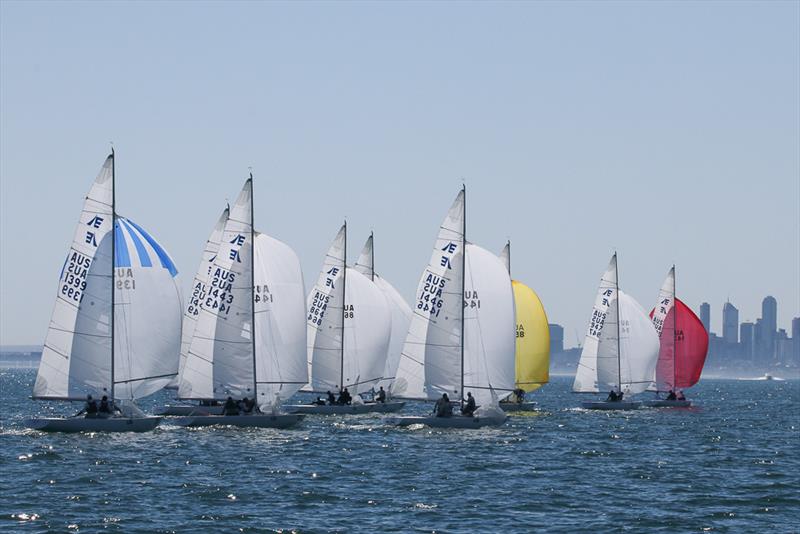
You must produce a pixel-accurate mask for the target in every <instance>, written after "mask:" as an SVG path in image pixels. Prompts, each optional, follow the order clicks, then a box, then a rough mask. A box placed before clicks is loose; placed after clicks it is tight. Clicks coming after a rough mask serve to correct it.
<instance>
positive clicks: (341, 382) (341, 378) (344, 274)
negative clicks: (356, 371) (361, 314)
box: [339, 219, 347, 391]
mask: <svg viewBox="0 0 800 534" xmlns="http://www.w3.org/2000/svg"><path fill="white" fill-rule="evenodd" d="M342 256H343V257H342V349H341V360H340V363H339V391H344V319H345V317H347V313H346V312H345V306H346V304H345V301H346V296H347V219H345V220H344V252H343V253H342Z"/></svg>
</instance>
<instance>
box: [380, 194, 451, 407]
mask: <svg viewBox="0 0 800 534" xmlns="http://www.w3.org/2000/svg"><path fill="white" fill-rule="evenodd" d="M463 251H464V191H463V190H462V191H461V192H459V194H458V196H457V197H456V199H455V201H454V202H453V205H452V206H451V207H450V210H449V212H448V213H447V217H445V219H444V221H443V222H442V225H441V227H440V229H439V234H438V235H437V237H436V242H435V243H434V246H433V253H432V254H431V259H430V261H429V262H428V265H427V267H426V268H425V270H424V271H423V273H422V276H421V277H420V281H419V285H418V286H417V292H416V297H415V298H416V302H415V304H414V310H413V312H414V315H413V316H412V318H411V324H410V325H409V329H408V335H407V336H406V340H405V343H404V345H403V351H402V353H401V355H400V363H399V365H398V369H397V376H396V379H395V382H394V385H393V386H392V394H393V395H394V396H397V397H404V398H418V399H423V398H428V399H435V398H439V397H440V396H441V395H442V393H447V394H448V395H454V400H456V399H459V398H460V396H461V341H462V339H461V335H462V324H463V321H462V313H463V306H464V295H463V293H462V288H463V282H464V280H463V275H464V272H463V269H464V265H463V263H462V262H463V259H464V252H463Z"/></svg>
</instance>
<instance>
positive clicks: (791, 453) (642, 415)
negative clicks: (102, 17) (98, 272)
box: [0, 370, 800, 532]
mask: <svg viewBox="0 0 800 534" xmlns="http://www.w3.org/2000/svg"><path fill="white" fill-rule="evenodd" d="M34 378H35V371H32V370H5V371H0V396H1V398H2V404H0V406H1V407H2V413H0V417H1V419H0V424H1V425H2V426H1V427H0V444H1V445H2V447H0V449H1V452H0V488H2V499H0V531H7V530H11V529H13V530H17V531H21V532H40V531H58V532H64V531H75V532H92V531H98V530H111V531H120V532H172V531H176V532H212V531H225V532H233V531H243V532H262V531H271V530H281V529H283V530H292V529H294V530H298V531H302V532H332V531H370V532H386V531H420V532H432V531H437V532H476V531H493V532H502V531H506V532H524V531H530V530H534V529H536V530H550V531H572V532H574V531H576V530H595V531H609V530H615V531H616V530H633V531H662V532H683V531H685V532H691V531H705V530H711V531H723V532H724V531H731V532H742V531H751V532H753V531H758V530H761V529H771V531H774V532H793V531H794V532H796V531H797V530H798V522H797V521H798V517H800V404H799V403H798V401H800V382H798V381H786V382H747V381H732V380H706V381H704V382H701V384H700V385H698V386H697V387H696V388H694V389H693V390H692V392H691V397H692V398H693V400H694V401H695V402H696V404H697V405H698V407H697V408H693V409H689V410H657V409H643V410H639V411H636V412H619V413H600V412H597V413H595V412H586V411H583V410H579V409H576V408H575V407H576V406H577V405H578V404H579V403H580V401H581V400H582V399H583V398H584V397H579V396H576V395H573V394H571V393H569V386H570V384H571V381H570V379H568V378H555V379H554V380H553V382H551V383H550V384H548V385H547V386H545V387H544V388H542V389H541V390H540V391H538V392H537V393H535V394H534V396H535V398H536V399H535V400H537V401H538V402H539V405H540V407H541V412H538V413H530V414H527V415H525V416H516V417H513V418H511V420H510V422H509V423H508V424H507V425H506V426H504V427H502V428H498V429H484V430H478V431H475V430H472V431H469V430H431V429H427V428H411V429H396V428H393V427H390V426H388V425H387V424H385V422H384V417H382V416H371V415H364V416H357V417H348V418H338V417H308V418H306V420H305V421H304V422H303V424H302V425H301V426H300V427H298V428H297V429H295V430H286V431H278V430H258V429H247V430H240V429H228V428H217V429H198V430H186V429H182V428H178V427H175V426H170V425H169V423H166V424H164V423H162V426H160V427H159V428H157V429H156V430H155V431H154V432H150V433H145V434H116V435H102V434H93V435H90V434H80V435H59V434H43V433H39V432H35V431H30V430H25V429H24V428H23V427H22V420H23V418H25V417H28V416H31V415H34V414H42V415H43V414H46V413H51V412H60V413H66V412H68V411H69V410H72V411H77V409H79V406H78V405H77V404H76V405H72V406H70V405H66V406H65V405H64V404H61V403H41V402H33V401H31V400H29V398H28V397H29V396H30V392H31V387H32V384H33V380H34ZM167 398H168V395H167V394H166V393H165V394H163V395H161V394H159V395H156V396H154V398H152V399H146V400H145V401H143V402H142V403H141V406H142V407H143V408H144V409H146V410H152V408H153V407H154V406H156V405H157V404H162V403H163V402H164V401H165V400H166V399H167ZM427 409H428V407H427V406H426V405H424V404H421V403H410V404H409V405H407V406H406V409H405V410H404V411H405V412H406V413H422V412H423V411H425V410H427Z"/></svg>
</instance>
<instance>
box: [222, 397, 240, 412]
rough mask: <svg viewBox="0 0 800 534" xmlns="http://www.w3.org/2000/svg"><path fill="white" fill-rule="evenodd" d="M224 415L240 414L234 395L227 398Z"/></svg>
mask: <svg viewBox="0 0 800 534" xmlns="http://www.w3.org/2000/svg"><path fill="white" fill-rule="evenodd" d="M222 415H239V406H237V404H236V401H235V400H233V397H228V398H227V399H225V406H223V407H222Z"/></svg>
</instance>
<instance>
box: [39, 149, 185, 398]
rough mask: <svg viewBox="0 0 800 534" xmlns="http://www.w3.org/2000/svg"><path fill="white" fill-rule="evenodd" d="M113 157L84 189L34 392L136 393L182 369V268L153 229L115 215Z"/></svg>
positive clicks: (72, 394)
mask: <svg viewBox="0 0 800 534" xmlns="http://www.w3.org/2000/svg"><path fill="white" fill-rule="evenodd" d="M113 158H114V156H113V154H112V155H111V156H109V157H108V158H107V159H106V161H105V163H104V164H103V167H102V169H101V170H100V173H99V174H98V176H97V178H96V179H95V182H94V184H93V186H92V188H91V190H90V191H89V194H88V195H87V197H86V200H85V202H84V206H83V211H82V213H81V218H80V222H79V223H78V228H77V230H76V232H75V238H74V240H73V243H72V246H71V248H70V251H69V253H68V254H67V258H66V261H65V262H64V266H63V268H62V271H61V276H60V278H59V288H58V293H57V298H56V304H55V307H54V310H53V315H52V318H51V320H50V328H49V329H48V333H47V338H46V340H45V345H44V349H43V351H42V360H41V363H40V366H39V372H38V375H37V377H36V383H35V385H34V390H33V396H34V398H43V399H73V400H77V399H84V398H85V397H86V395H93V396H102V395H108V396H113V397H114V398H116V399H136V398H140V397H144V396H146V395H149V394H151V393H153V392H155V391H157V390H159V389H161V388H162V387H164V386H165V385H166V384H167V383H168V382H169V381H170V380H172V379H173V378H174V376H175V375H176V373H177V370H178V358H179V353H180V320H181V319H180V314H181V311H180V310H181V299H180V290H179V285H178V282H177V279H176V277H177V274H178V271H177V269H176V268H175V265H174V263H173V262H172V259H171V258H170V257H169V255H168V254H167V252H166V251H165V250H164V248H163V247H162V246H161V245H160V244H159V243H158V242H157V241H156V240H155V239H154V238H153V237H152V236H151V235H150V234H149V233H148V232H146V231H145V230H144V229H143V228H141V227H140V226H138V225H137V224H136V223H134V222H133V221H131V220H130V219H125V218H122V217H115V216H114V207H113V201H114V200H113V196H114V193H113V187H114V184H113V180H114V159H113ZM115 219H116V222H115V224H113V228H114V234H112V233H111V228H112V221H114V220H115ZM112 242H113V243H114V245H115V246H114V252H113V253H112ZM112 257H114V267H115V269H112ZM112 276H113V277H114V293H113V299H112ZM112 301H113V310H112ZM112 322H113V325H114V331H113V335H112V331H111V324H112ZM112 340H113V351H112ZM112 355H113V366H112Z"/></svg>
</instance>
